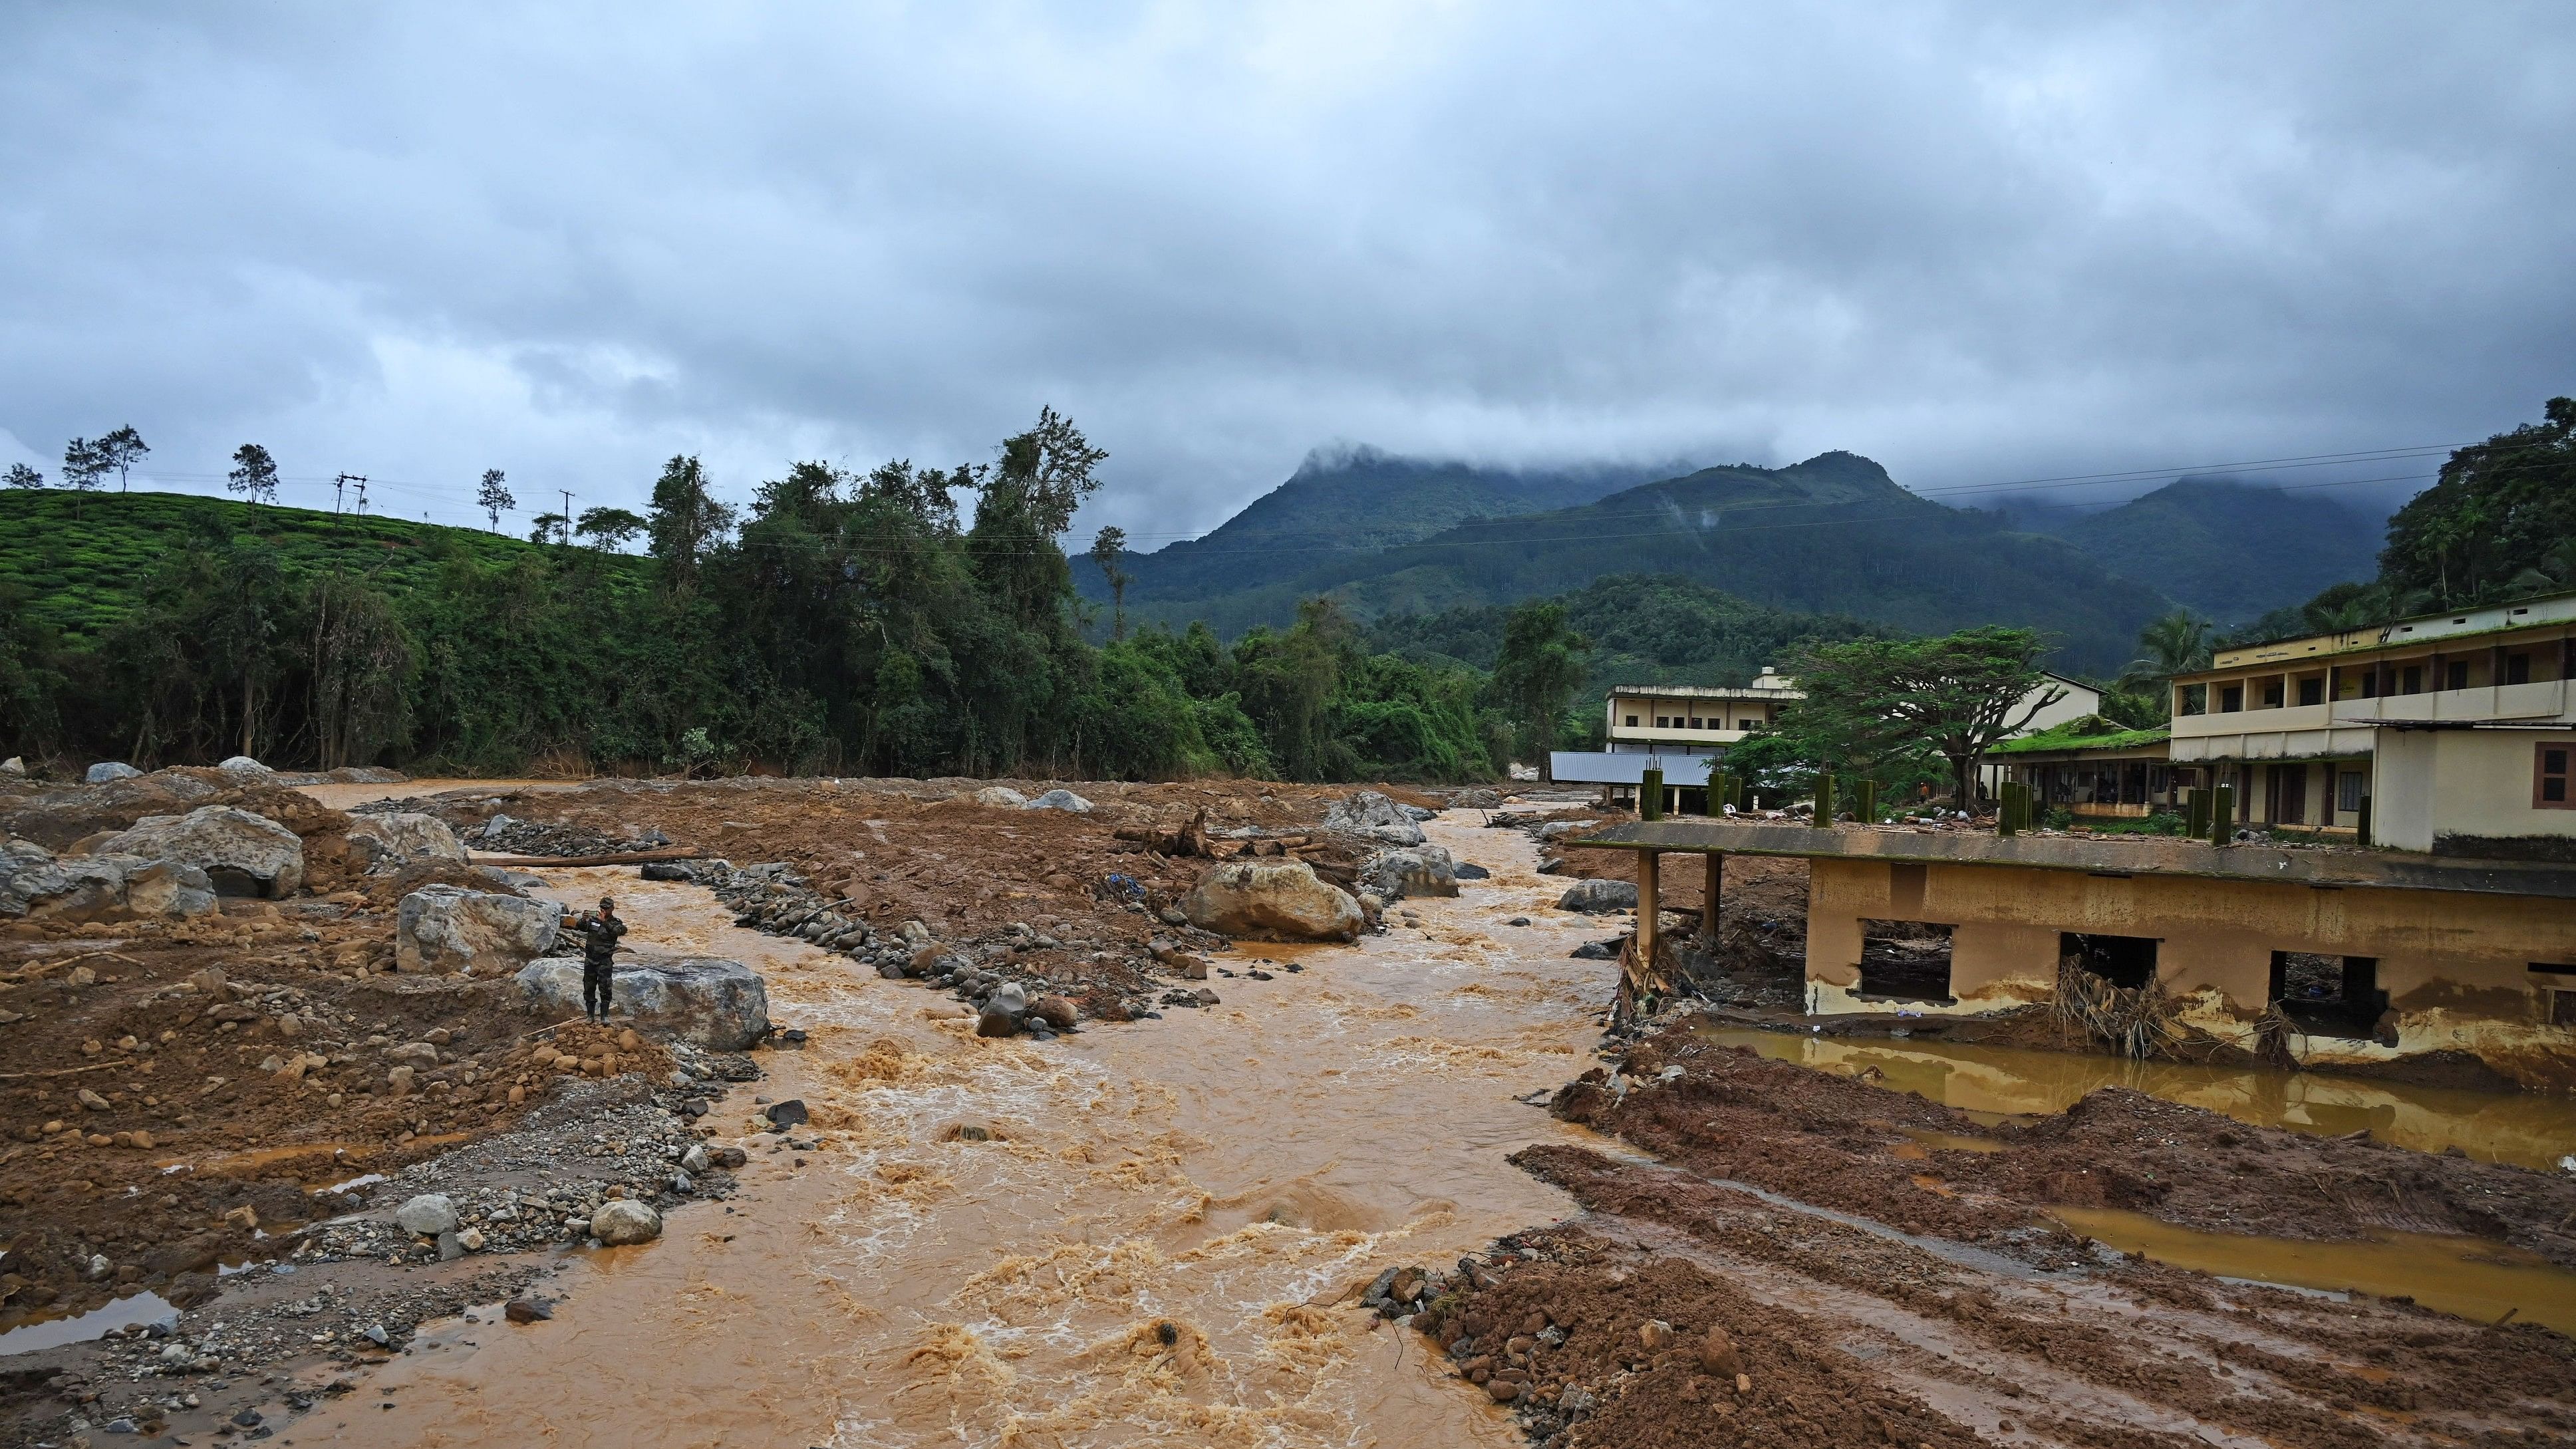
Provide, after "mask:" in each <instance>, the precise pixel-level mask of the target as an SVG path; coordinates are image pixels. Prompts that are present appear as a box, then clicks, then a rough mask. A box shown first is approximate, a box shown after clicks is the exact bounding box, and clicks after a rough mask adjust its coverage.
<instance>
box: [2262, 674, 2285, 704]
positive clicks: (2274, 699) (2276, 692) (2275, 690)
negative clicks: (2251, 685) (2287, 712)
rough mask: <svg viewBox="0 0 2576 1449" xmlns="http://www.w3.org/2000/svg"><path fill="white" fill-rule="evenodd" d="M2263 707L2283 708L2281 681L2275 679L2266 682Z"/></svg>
mask: <svg viewBox="0 0 2576 1449" xmlns="http://www.w3.org/2000/svg"><path fill="white" fill-rule="evenodd" d="M2263 707H2264V708H2265V709H2279V708H2280V707H2281V681H2279V680H2277V679H2273V680H2266V681H2265V682H2264V685H2263Z"/></svg>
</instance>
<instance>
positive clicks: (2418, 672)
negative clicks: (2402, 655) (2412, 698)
mask: <svg viewBox="0 0 2576 1449" xmlns="http://www.w3.org/2000/svg"><path fill="white" fill-rule="evenodd" d="M2403 692H2404V693H2407V694H2422V693H2423V692H2424V666H2423V665H2421V664H2409V665H2407V666H2406V683H2405V688H2404V690H2403Z"/></svg>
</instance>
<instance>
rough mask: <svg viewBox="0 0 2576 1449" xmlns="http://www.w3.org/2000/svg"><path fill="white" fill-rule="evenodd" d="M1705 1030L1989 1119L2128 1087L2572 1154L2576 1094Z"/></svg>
mask: <svg viewBox="0 0 2576 1449" xmlns="http://www.w3.org/2000/svg"><path fill="white" fill-rule="evenodd" d="M1701 1034H1702V1035H1704V1036H1706V1037H1707V1038H1709V1039H1710V1040H1712V1041H1719V1042H1724V1043H1726V1044H1728V1045H1730V1046H1743V1047H1750V1048H1752V1049H1753V1050H1754V1051H1756V1052H1759V1053H1761V1054H1762V1055H1763V1056H1766V1057H1771V1058H1774V1059H1776V1060H1779V1061H1786V1062H1796V1063H1798V1064H1799V1065H1801V1066H1809V1067H1815V1068H1817V1069H1818V1070H1821V1071H1829V1072H1839V1073H1841V1074H1843V1075H1845V1076H1856V1075H1860V1074H1863V1073H1866V1072H1870V1071H1872V1070H1875V1071H1876V1072H1877V1073H1878V1075H1877V1076H1875V1077H1873V1078H1872V1079H1871V1080H1872V1081H1874V1082H1875V1083H1877V1085H1879V1086H1882V1087H1885V1088H1887V1089H1888V1090H1889V1091H1894V1092H1911V1093H1913V1094H1914V1095H1916V1096H1918V1097H1921V1098H1923V1099H1924V1100H1926V1101H1930V1102H1939V1103H1941V1104H1942V1105H1943V1106H1946V1107H1953V1108H1956V1109H1958V1110H1959V1111H1962V1112H1965V1113H1968V1114H1969V1115H1971V1116H1981V1117H1985V1118H1987V1119H1989V1120H1999V1119H2001V1118H2004V1117H2022V1116H2046V1115H2050V1114H2053V1113H2057V1112H2063V1111H2065V1110H2066V1109H2067V1108H2069V1107H2071V1106H2073V1105H2075V1103H2077V1102H2078V1101H2080V1100H2082V1099H2083V1097H2084V1095H2085V1094H2086V1093H2088V1092H2093V1091H2097V1090H2099V1089H2101V1088H2103V1087H2127V1088H2130V1089H2132V1090H2134V1091H2140V1092H2144V1093H2146V1094H2148V1095H2149V1096H2153V1097H2162V1098H2164V1099H2165V1100H2166V1101H2169V1102H2180V1103H2183V1104H2184V1105H2186V1106H2192V1107H2202V1108H2206V1109H2208V1110H2209V1111H2212V1112H2218V1113H2222V1114H2224V1115H2226V1116H2229V1117H2233V1118H2235V1119H2236V1120H2237V1121H2240V1122H2247V1123H2252V1124H2255V1125H2257V1126H2264V1127H2286V1128H2289V1129H2291V1130H2292V1131H2297V1132H2313V1133H2317V1134H2319V1135H2321V1136H2329V1137H2332V1136H2340V1135H2342V1134H2344V1133H2348V1132H2359V1131H2362V1130H2364V1129H2367V1130H2368V1131H2369V1132H2370V1134H2371V1135H2372V1136H2373V1137H2376V1138H2378V1139H2379V1140H2380V1141H2382V1142H2388V1143H2393V1144H2395V1145H2397V1146H2399V1147H2410V1148H2413V1149H2415V1150H2416V1151H2419V1152H2439V1151H2441V1150H2443V1149H2444V1148H2446V1147H2457V1148H2459V1149H2460V1150H2461V1151H2463V1152H2465V1153H2467V1154H2468V1155H2470V1156H2471V1157H2476V1158H2481V1159H2483V1160H2486V1161H2489V1162H2511V1163H2516V1164H2518V1165H2520V1166H2523V1167H2531V1168H2538V1169H2541V1170H2543V1171H2551V1172H2554V1171H2560V1170H2562V1169H2560V1167H2559V1165H2558V1164H2559V1159H2561V1158H2563V1157H2565V1156H2567V1155H2569V1154H2570V1153H2576V1099H2570V1098H2566V1097H2559V1096H2544V1095H2540V1094H2537V1093H2502V1092H2470V1091H2461V1090H2458V1089H2454V1088H2444V1087H2416V1086H2408V1085H2405V1084H2403V1083H2395V1082H2378V1081H2372V1080H2369V1079H2366V1078H2359V1077H2342V1076H2334V1075H2331V1074H2327V1073H2317V1072H2279V1071H2265V1070H2245V1069H2239V1068H2233V1067H2208V1066H2196V1065H2193V1064H2190V1063H2185V1062H2133V1061H2127V1060H2124V1059H2122V1058H2118V1057H2107V1056H2090V1055H2082V1054H2078V1053H2072V1052H2048V1051H2033V1050H2029V1049H2027V1048H2020V1047H1996V1046H1980V1045H1976V1044H1974V1043H1963V1042H1944V1041H1938V1040H1913V1041H1881V1040H1877V1039H1870V1040H1860V1041H1855V1040H1851V1039H1848V1038H1841V1037H1824V1036H1813V1035H1800V1034H1796V1033H1792V1032H1777V1031H1763V1030H1759V1029H1757V1028H1751V1027H1733V1026H1716V1025H1711V1026H1708V1027H1706V1028H1704V1029H1703V1031H1702V1033H1701Z"/></svg>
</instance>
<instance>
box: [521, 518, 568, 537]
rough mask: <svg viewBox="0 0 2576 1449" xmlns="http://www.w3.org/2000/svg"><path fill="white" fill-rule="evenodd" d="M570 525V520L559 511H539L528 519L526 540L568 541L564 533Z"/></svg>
mask: <svg viewBox="0 0 2576 1449" xmlns="http://www.w3.org/2000/svg"><path fill="white" fill-rule="evenodd" d="M571 527H572V520H570V519H568V518H566V517H564V516H563V515H562V514H560V513H540V514H538V515H537V516H536V517H534V518H531V519H529V520H528V542H530V543H565V542H569V540H568V539H566V537H565V536H564V535H565V531H566V530H567V529H569V528H571Z"/></svg>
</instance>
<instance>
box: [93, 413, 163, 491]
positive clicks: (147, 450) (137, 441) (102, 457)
mask: <svg viewBox="0 0 2576 1449" xmlns="http://www.w3.org/2000/svg"><path fill="white" fill-rule="evenodd" d="M96 447H97V448H98V456H99V461H100V462H101V463H102V464H104V465H105V466H106V467H107V468H112V469H114V470H116V491H117V492H119V493H123V492H126V491H128V485H129V482H130V480H129V479H128V478H127V476H126V475H127V474H128V473H130V472H131V471H132V470H133V468H134V465H135V464H137V463H140V462H142V461H143V460H144V459H145V458H146V457H148V456H150V454H151V452H152V445H151V444H149V443H146V442H144V441H143V435H142V434H141V433H138V432H136V431H134V427H133V425H132V424H130V423H129V424H127V425H126V426H124V427H121V428H118V429H117V430H116V431H115V432H112V433H110V434H108V435H107V436H106V437H104V438H101V439H99V440H98V442H97V444H96Z"/></svg>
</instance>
